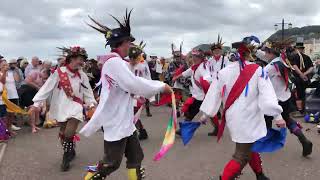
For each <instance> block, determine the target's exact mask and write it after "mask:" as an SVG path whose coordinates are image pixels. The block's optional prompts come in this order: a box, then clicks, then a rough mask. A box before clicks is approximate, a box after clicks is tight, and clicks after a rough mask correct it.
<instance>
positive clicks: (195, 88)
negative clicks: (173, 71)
mask: <svg viewBox="0 0 320 180" xmlns="http://www.w3.org/2000/svg"><path fill="white" fill-rule="evenodd" d="M182 76H183V77H186V78H187V77H191V83H192V86H191V87H190V92H191V94H192V97H193V98H195V99H196V100H199V101H203V99H204V97H205V93H204V91H203V89H202V87H199V84H197V83H196V82H195V81H197V82H198V83H200V78H203V80H206V81H208V82H209V83H210V82H211V75H210V71H209V69H208V68H207V67H206V64H205V63H201V64H200V65H199V67H198V68H197V69H196V70H195V71H193V70H192V69H191V68H189V69H187V70H186V71H184V72H183V73H182Z"/></svg>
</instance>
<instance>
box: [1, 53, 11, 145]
mask: <svg viewBox="0 0 320 180" xmlns="http://www.w3.org/2000/svg"><path fill="white" fill-rule="evenodd" d="M0 59H1V56H0ZM0 61H2V60H0ZM2 66H3V65H2V63H1V62H0V70H1V71H3V68H2ZM0 78H1V76H0ZM2 92H3V83H2V82H1V81H0V143H1V142H5V141H7V140H8V139H9V138H10V135H11V134H10V131H9V128H7V127H8V123H9V122H8V120H7V107H6V105H5V104H4V102H3V101H2ZM9 127H10V126H9Z"/></svg>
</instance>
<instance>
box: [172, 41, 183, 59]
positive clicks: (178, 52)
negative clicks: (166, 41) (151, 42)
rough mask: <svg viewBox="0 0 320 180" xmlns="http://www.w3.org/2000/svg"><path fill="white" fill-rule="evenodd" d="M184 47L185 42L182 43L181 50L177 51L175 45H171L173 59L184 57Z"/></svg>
mask: <svg viewBox="0 0 320 180" xmlns="http://www.w3.org/2000/svg"><path fill="white" fill-rule="evenodd" d="M182 45H183V41H182V42H181V43H180V48H179V50H176V47H175V45H174V44H173V43H172V44H171V52H172V55H173V57H175V58H178V57H181V56H182Z"/></svg>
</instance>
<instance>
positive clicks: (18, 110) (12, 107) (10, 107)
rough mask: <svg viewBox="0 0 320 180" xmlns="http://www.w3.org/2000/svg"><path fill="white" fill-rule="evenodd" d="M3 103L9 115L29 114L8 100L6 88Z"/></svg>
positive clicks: (3, 93)
mask: <svg viewBox="0 0 320 180" xmlns="http://www.w3.org/2000/svg"><path fill="white" fill-rule="evenodd" d="M2 101H3V102H4V104H5V105H6V107H7V111H8V112H9V113H18V114H29V113H28V112H26V111H25V110H23V109H21V108H20V107H19V106H17V105H15V104H14V103H13V102H11V101H9V99H8V91H7V89H6V88H3V92H2Z"/></svg>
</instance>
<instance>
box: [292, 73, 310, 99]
mask: <svg viewBox="0 0 320 180" xmlns="http://www.w3.org/2000/svg"><path fill="white" fill-rule="evenodd" d="M294 84H295V85H296V90H297V100H302V101H304V100H305V98H306V89H307V87H308V84H309V81H304V80H303V79H301V78H300V77H296V78H295V82H294Z"/></svg>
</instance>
